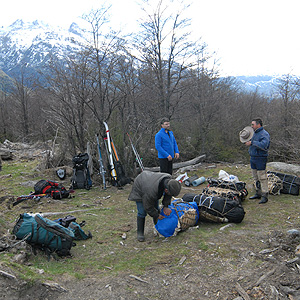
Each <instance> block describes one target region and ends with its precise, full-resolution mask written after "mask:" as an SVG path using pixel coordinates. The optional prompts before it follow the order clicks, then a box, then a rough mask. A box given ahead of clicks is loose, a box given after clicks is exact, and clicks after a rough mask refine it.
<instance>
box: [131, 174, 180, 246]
mask: <svg viewBox="0 0 300 300" xmlns="http://www.w3.org/2000/svg"><path fill="white" fill-rule="evenodd" d="M180 190H181V185H180V183H179V182H178V181H177V180H175V179H171V175H170V174H167V173H154V172H150V171H143V172H142V173H141V174H139V175H138V176H137V177H136V179H135V180H134V183H133V186H132V190H131V193H130V195H129V197H128V200H131V201H135V202H136V206H137V239H138V241H139V242H143V241H144V240H145V237H144V228H145V218H146V216H147V214H149V215H150V216H151V217H152V218H153V222H154V224H156V223H157V220H158V219H159V220H161V219H163V218H164V216H162V215H161V214H160V211H159V199H160V198H161V197H163V199H162V204H163V212H164V214H165V215H166V216H169V215H170V213H171V209H170V208H168V206H169V205H170V204H171V199H172V196H175V197H176V196H178V195H179V193H180Z"/></svg>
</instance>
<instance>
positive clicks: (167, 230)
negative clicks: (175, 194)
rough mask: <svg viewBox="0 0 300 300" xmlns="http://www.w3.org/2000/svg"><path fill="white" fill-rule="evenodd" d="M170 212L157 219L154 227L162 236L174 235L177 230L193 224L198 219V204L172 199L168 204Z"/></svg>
mask: <svg viewBox="0 0 300 300" xmlns="http://www.w3.org/2000/svg"><path fill="white" fill-rule="evenodd" d="M169 208H170V209H171V214H170V215H169V216H166V215H165V214H164V213H163V210H162V211H161V214H162V215H163V216H164V217H165V218H164V219H162V220H158V221H157V223H156V225H155V229H156V230H157V231H158V233H159V234H161V235H163V236H164V237H170V236H176V235H177V233H178V232H179V231H183V230H186V229H188V228H189V227H191V226H195V225H196V224H197V222H198V220H199V211H198V205H197V203H196V202H189V203H187V202H184V201H182V200H181V199H177V200H174V201H172V203H171V205H169Z"/></svg>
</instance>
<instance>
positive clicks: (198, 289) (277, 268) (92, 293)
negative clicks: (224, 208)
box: [0, 229, 300, 300]
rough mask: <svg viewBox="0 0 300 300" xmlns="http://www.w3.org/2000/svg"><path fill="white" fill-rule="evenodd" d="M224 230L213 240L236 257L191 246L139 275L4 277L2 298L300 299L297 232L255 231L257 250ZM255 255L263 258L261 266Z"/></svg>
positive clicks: (142, 246)
mask: <svg viewBox="0 0 300 300" xmlns="http://www.w3.org/2000/svg"><path fill="white" fill-rule="evenodd" d="M194 230H196V229H194ZM226 230H227V233H226V235H225V234H223V233H220V235H219V239H218V240H215V241H214V243H215V244H216V245H218V244H219V245H221V244H222V245H223V243H224V242H228V241H230V243H229V244H228V243H227V244H226V245H227V246H230V249H231V251H233V252H235V253H236V255H235V256H234V259H233V258H230V257H229V258H224V257H222V258H221V257H220V256H218V255H217V253H215V254H214V253H207V252H205V251H197V250H196V249H191V254H190V255H189V256H188V257H187V258H186V259H185V261H184V262H183V263H182V264H183V266H184V268H178V265H172V264H170V263H168V262H165V263H164V264H161V265H158V266H152V267H151V268H150V269H147V270H145V272H144V274H143V276H141V277H139V276H133V275H131V274H128V273H124V274H118V276H117V277H114V276H106V277H105V278H103V277H102V278H101V279H98V278H97V274H89V276H88V277H87V278H85V279H82V280H76V281H74V279H73V278H59V281H58V283H57V284H53V283H49V284H47V283H45V282H44V283H35V284H34V285H32V286H28V283H25V282H23V281H22V280H20V279H13V278H5V277H4V276H0V291H1V294H0V299H9V300H17V299H44V300H46V299H60V300H67V299H95V300H96V299H120V300H121V299H166V298H169V297H170V298H171V299H199V300H200V299H203V300H204V299H207V300H208V299H211V300H213V299H223V300H225V299H236V300H237V299H270V300H271V299H272V300H273V299H300V290H299V288H300V283H299V268H300V267H299V261H298V259H297V258H295V255H294V250H295V247H296V246H297V245H298V244H299V237H298V236H293V238H291V235H290V234H283V233H282V232H280V231H279V232H278V231H273V232H272V233H271V234H269V235H266V236H260V235H257V236H255V237H253V238H255V239H257V240H262V239H263V240H264V243H265V248H264V249H262V250H261V248H260V249H259V251H258V249H251V248H250V249H249V245H247V244H244V241H243V238H241V237H242V236H243V234H244V233H243V232H239V236H237V235H236V233H232V232H230V230H228V229H226ZM153 242H154V241H153V240H151V238H150V240H149V239H148V241H147V242H145V243H140V244H138V245H136V247H137V248H138V249H139V250H143V249H145V248H147V247H151V244H152V243H153ZM166 242H167V241H166ZM253 250H254V251H256V252H254V251H253ZM257 260H258V261H263V263H262V264H259V267H258V266H257V263H256V261H257ZM1 269H2V270H3V268H1ZM4 271H7V272H8V273H9V272H10V270H4Z"/></svg>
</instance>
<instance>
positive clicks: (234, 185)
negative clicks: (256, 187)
mask: <svg viewBox="0 0 300 300" xmlns="http://www.w3.org/2000/svg"><path fill="white" fill-rule="evenodd" d="M207 182H208V187H207V190H206V191H205V193H206V194H208V195H213V194H216V196H220V197H226V195H227V197H229V198H236V199H238V200H239V202H242V201H244V200H245V198H246V197H247V195H248V191H247V188H246V183H245V182H243V181H236V182H232V181H226V180H222V179H216V178H211V177H210V178H207ZM215 188H217V189H215Z"/></svg>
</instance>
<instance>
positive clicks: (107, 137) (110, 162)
mask: <svg viewBox="0 0 300 300" xmlns="http://www.w3.org/2000/svg"><path fill="white" fill-rule="evenodd" d="M103 124H104V126H105V132H106V138H104V142H105V141H106V145H107V147H106V150H107V156H108V160H109V165H110V171H111V176H112V180H113V181H114V182H115V184H117V182H118V181H117V172H116V169H115V165H114V160H113V155H112V152H111V139H110V133H109V129H108V125H107V123H106V122H103Z"/></svg>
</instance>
